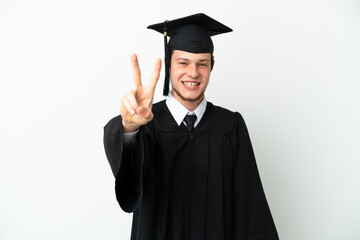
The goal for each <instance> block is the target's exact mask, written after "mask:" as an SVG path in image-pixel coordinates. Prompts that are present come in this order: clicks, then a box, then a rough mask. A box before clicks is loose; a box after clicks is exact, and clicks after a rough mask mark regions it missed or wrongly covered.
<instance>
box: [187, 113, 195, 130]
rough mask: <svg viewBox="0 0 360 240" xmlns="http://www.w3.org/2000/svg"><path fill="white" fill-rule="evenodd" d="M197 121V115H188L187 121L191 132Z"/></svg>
mask: <svg viewBox="0 0 360 240" xmlns="http://www.w3.org/2000/svg"><path fill="white" fill-rule="evenodd" d="M195 121H196V115H186V117H185V122H186V125H187V128H188V129H189V131H190V132H192V130H193V129H194V123H195Z"/></svg>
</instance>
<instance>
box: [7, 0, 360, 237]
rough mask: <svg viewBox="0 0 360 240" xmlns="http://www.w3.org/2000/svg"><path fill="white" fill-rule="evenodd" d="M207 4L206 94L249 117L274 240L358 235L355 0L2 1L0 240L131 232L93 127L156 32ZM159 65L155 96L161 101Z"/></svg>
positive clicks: (159, 49)
mask: <svg viewBox="0 0 360 240" xmlns="http://www.w3.org/2000/svg"><path fill="white" fill-rule="evenodd" d="M198 12H204V13H206V14H207V15H209V16H211V17H213V18H215V19H217V20H219V21H221V22H223V23H224V24H226V25H228V26H229V27H231V28H232V29H233V30H234V32H233V33H229V34H224V35H219V36H216V37H214V38H213V41H214V44H215V52H214V55H215V59H216V64H215V68H214V70H213V72H212V76H211V79H210V84H209V87H208V90H207V93H206V96H207V99H208V100H209V101H211V102H213V103H214V104H217V105H221V106H223V107H226V108H229V109H231V110H233V111H239V112H240V113H241V114H242V115H243V116H244V118H245V120H246V122H247V125H248V128H249V131H250V135H251V139H252V142H253V146H254V149H255V154H256V157H257V162H258V166H259V170H260V173H261V177H262V181H263V185H264V188H265V192H266V195H267V198H268V202H269V204H270V207H271V211H272V213H273V217H274V219H275V222H276V225H277V229H278V232H279V235H280V237H281V239H283V240H304V239H306V240H339V239H342V240H356V239H360V230H359V229H358V226H359V223H360V204H359V202H360V187H359V183H360V163H359V161H360V148H359V143H360V127H359V123H360V96H359V92H360V91H359V90H360V70H359V69H360V45H359V43H360V2H359V1H356V0H353V1H350V0H349V1H340V0H339V1H332V0H330V1H326V0H311V1H310V0H303V1H285V0H283V1H282V0H274V1H266V0H255V1H249V0H246V1H243V0H240V1H229V0H223V1H189V0H183V1H179V2H176V1H164V0H151V1H143V2H141V1H127V2H121V1H113V0H105V1H95V0H90V1H89V0H86V1H85V0H63V1H47V0H33V1H25V0H11V1H10V0H0V81H1V82H0V84H1V85H0V113H1V117H0V239H1V240H13V239H36V240H48V239H52V240H57V239H67V240H71V239H74V240H79V239H86V240H90V239H107V240H108V239H109V240H110V239H129V236H130V226H131V215H130V214H126V213H124V212H122V211H121V209H120V208H119V206H118V204H117V202H116V199H115V194H114V178H113V176H112V173H111V170H110V167H109V165H108V163H107V159H106V157H105V154H104V150H103V145H102V134H103V129H102V128H103V126H104V125H105V124H106V123H107V121H108V120H109V119H110V118H112V117H113V116H116V115H117V114H118V113H119V103H120V98H121V96H122V94H123V93H125V91H127V90H128V89H131V88H133V82H132V76H131V67H130V54H131V53H133V52H135V53H137V54H138V57H139V61H140V66H141V69H142V74H143V81H144V82H146V81H147V79H148V77H149V76H150V74H151V72H152V67H153V63H154V60H155V59H156V58H157V57H161V58H163V38H162V36H161V35H160V34H158V33H156V32H154V31H152V30H147V29H146V27H147V26H148V25H150V24H153V23H158V22H162V21H163V20H166V19H174V18H179V17H183V16H186V15H190V14H193V13H198ZM163 76H164V75H163V71H162V74H161V77H160V81H159V84H158V87H157V89H156V96H155V100H156V101H158V100H162V99H163V97H162V96H161V91H162V84H163V83H162V79H163Z"/></svg>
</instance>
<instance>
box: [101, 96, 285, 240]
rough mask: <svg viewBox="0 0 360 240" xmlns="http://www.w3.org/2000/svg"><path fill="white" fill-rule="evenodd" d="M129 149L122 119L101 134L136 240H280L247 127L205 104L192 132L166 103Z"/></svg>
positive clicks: (157, 108) (158, 106) (232, 115)
mask: <svg viewBox="0 0 360 240" xmlns="http://www.w3.org/2000/svg"><path fill="white" fill-rule="evenodd" d="M152 110H153V113H154V118H153V120H152V121H151V122H149V123H148V124H146V125H144V126H142V127H140V129H139V132H138V134H137V136H136V138H135V139H134V141H133V142H132V143H131V144H129V145H127V146H124V144H123V139H122V138H123V136H122V119H121V116H118V117H115V118H113V119H112V120H110V121H109V123H108V124H107V125H106V126H105V127H104V131H105V132H104V145H105V152H106V155H107V158H108V160H109V163H110V165H111V168H112V171H113V174H114V176H115V178H116V180H115V191H116V197H117V200H118V202H119V204H120V206H121V208H122V209H123V210H124V211H126V212H133V213H134V214H133V223H132V233H131V239H133V240H135V239H137V240H165V239H166V240H188V239H192V240H202V239H204V240H205V239H206V240H211V239H214V240H221V239H224V240H230V239H233V240H250V239H251V240H275V239H279V238H278V235H277V232H276V228H275V225H274V222H273V219H272V216H271V213H270V210H269V207H268V204H267V201H266V198H265V194H264V191H263V188H262V184H261V181H260V177H259V173H258V169H257V166H256V162H255V157H254V153H253V149H252V146H251V143H250V138H249V135H248V131H247V128H246V125H245V122H244V120H243V118H242V117H241V115H240V114H239V113H237V112H236V113H235V112H231V111H229V110H226V109H224V108H221V107H218V106H214V105H213V104H212V103H210V102H208V103H207V107H206V111H205V113H204V115H203V117H202V119H201V121H200V122H199V124H198V125H197V127H196V128H194V130H193V131H192V132H189V130H188V129H187V127H186V126H184V125H183V124H182V125H181V126H178V125H177V123H176V122H175V120H174V118H173V117H172V115H171V113H170V111H169V109H168V108H167V106H166V103H165V101H161V102H159V103H157V104H154V105H153V109H152Z"/></svg>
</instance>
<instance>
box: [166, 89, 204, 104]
mask: <svg viewBox="0 0 360 240" xmlns="http://www.w3.org/2000/svg"><path fill="white" fill-rule="evenodd" d="M173 90H174V92H175V94H176V95H177V96H179V97H180V98H181V100H183V101H186V102H196V101H199V100H200V99H202V98H203V97H204V92H201V93H199V94H197V95H195V94H182V93H180V92H179V91H177V90H176V89H173ZM173 95H174V94H173Z"/></svg>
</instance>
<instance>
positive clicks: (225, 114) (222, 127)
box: [203, 102, 244, 133]
mask: <svg viewBox="0 0 360 240" xmlns="http://www.w3.org/2000/svg"><path fill="white" fill-rule="evenodd" d="M203 118H204V119H203V120H204V123H206V125H207V130H209V131H211V132H217V133H231V132H233V131H234V129H236V128H237V127H239V125H242V122H243V121H244V120H243V117H242V116H241V114H240V113H239V112H234V111H231V110H229V109H226V108H224V107H221V106H217V105H214V104H212V103H211V102H208V103H207V107H206V111H205V114H204V117H203Z"/></svg>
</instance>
